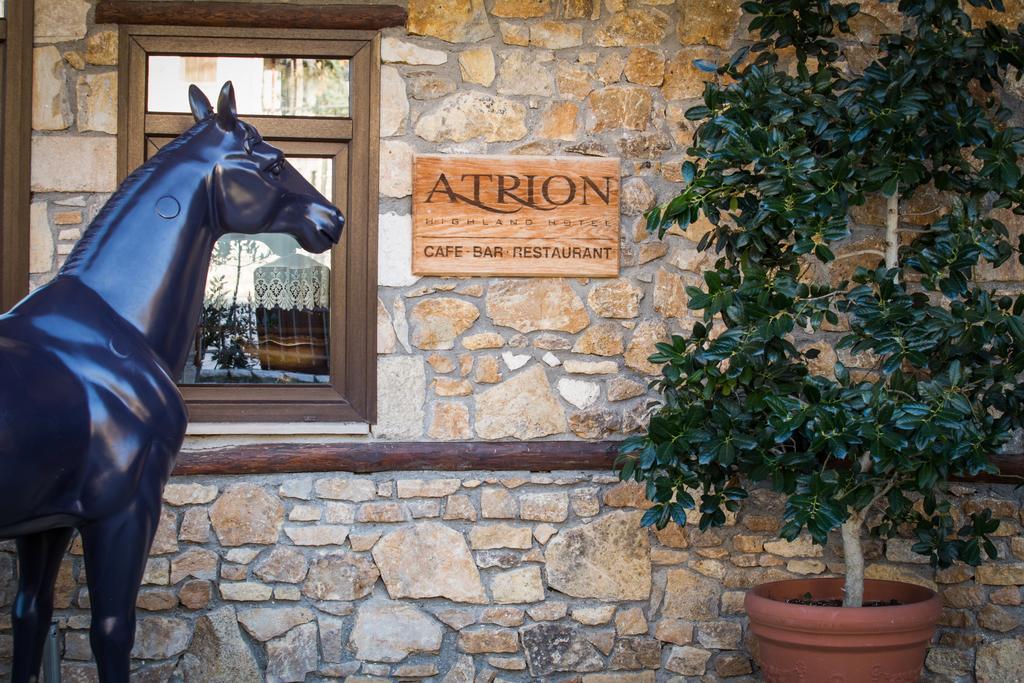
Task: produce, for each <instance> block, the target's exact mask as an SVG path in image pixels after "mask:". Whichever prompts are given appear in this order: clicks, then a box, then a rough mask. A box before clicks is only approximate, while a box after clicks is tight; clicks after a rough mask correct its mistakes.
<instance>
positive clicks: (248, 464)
mask: <svg viewBox="0 0 1024 683" xmlns="http://www.w3.org/2000/svg"><path fill="white" fill-rule="evenodd" d="M617 448H618V443H617V442H614V441H598V442H586V441H532V442H531V441H526V442H496V443H492V442H486V441H482V442H461V441H460V442H448V443H439V442H402V443H397V442H392V443H388V442H375V443H367V442H358V443H337V444H270V445H254V446H233V447H229V448H218V449H215V450H208V451H185V452H183V453H181V455H179V456H178V462H177V465H176V467H175V468H174V474H176V475H195V474H269V473H274V474H279V473H287V472H384V471H392V470H446V471H457V470H530V471H539V472H545V471H550V470H588V469H591V470H609V471H610V470H611V466H612V462H613V461H614V459H615V453H616V450H617Z"/></svg>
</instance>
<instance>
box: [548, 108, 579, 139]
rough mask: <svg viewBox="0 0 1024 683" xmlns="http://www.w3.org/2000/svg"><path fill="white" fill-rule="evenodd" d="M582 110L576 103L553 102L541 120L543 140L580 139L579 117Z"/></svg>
mask: <svg viewBox="0 0 1024 683" xmlns="http://www.w3.org/2000/svg"><path fill="white" fill-rule="evenodd" d="M579 112H580V108H579V105H577V104H576V103H574V102H552V103H551V104H549V105H548V108H547V109H545V110H544V113H543V114H542V115H541V119H540V131H539V132H538V134H539V135H540V136H541V137H542V138H548V139H551V140H567V141H569V140H575V139H577V138H578V137H579V132H578V128H579V127H578V125H577V122H576V120H577V117H578V116H579Z"/></svg>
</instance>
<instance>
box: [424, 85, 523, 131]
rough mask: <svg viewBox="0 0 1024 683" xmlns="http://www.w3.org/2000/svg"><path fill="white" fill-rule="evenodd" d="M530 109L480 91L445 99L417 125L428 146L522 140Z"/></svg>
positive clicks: (460, 93) (457, 94) (465, 92)
mask: <svg viewBox="0 0 1024 683" xmlns="http://www.w3.org/2000/svg"><path fill="white" fill-rule="evenodd" d="M525 119H526V108H525V107H524V106H523V105H522V104H520V103H519V102H515V101H513V100H510V99H506V98H504V97H496V96H494V95H490V94H487V93H481V92H476V91H468V90H467V91H461V92H457V93H455V94H454V95H451V96H449V97H446V98H445V99H443V100H442V101H441V102H440V104H439V105H438V106H436V107H435V108H434V109H432V110H431V111H428V112H426V113H424V114H423V115H422V116H420V118H419V120H418V121H417V122H416V135H418V136H419V137H421V138H423V139H424V140H426V141H428V142H445V141H451V142H466V141H467V140H472V139H474V138H483V139H484V140H485V141H486V142H502V141H509V140H519V139H521V138H523V137H525V136H526V123H525Z"/></svg>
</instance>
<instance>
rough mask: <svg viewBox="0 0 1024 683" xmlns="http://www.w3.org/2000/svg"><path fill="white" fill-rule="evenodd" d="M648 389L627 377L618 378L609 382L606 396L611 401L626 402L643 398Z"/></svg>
mask: <svg viewBox="0 0 1024 683" xmlns="http://www.w3.org/2000/svg"><path fill="white" fill-rule="evenodd" d="M645 391H646V388H645V387H644V385H643V384H641V383H640V382H636V381H634V380H631V379H626V378H625V377H616V378H614V379H610V380H608V386H607V388H606V389H605V395H606V396H607V397H608V400H609V401H625V400H627V399H630V398H636V397H637V396H643V394H644V392H645Z"/></svg>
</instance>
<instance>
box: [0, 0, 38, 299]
mask: <svg viewBox="0 0 1024 683" xmlns="http://www.w3.org/2000/svg"><path fill="white" fill-rule="evenodd" d="M7 5H8V3H5V2H2V0H0V80H2V82H0V93H2V95H0V117H2V121H0V313H3V312H6V311H7V309H9V308H10V307H11V306H13V305H14V304H16V303H17V302H18V301H19V300H20V299H21V298H22V297H23V296H25V294H27V293H28V254H29V230H28V226H29V220H28V214H29V198H30V194H29V148H30V145H31V136H32V129H31V121H32V3H31V2H15V3H10V5H11V6H7Z"/></svg>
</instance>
